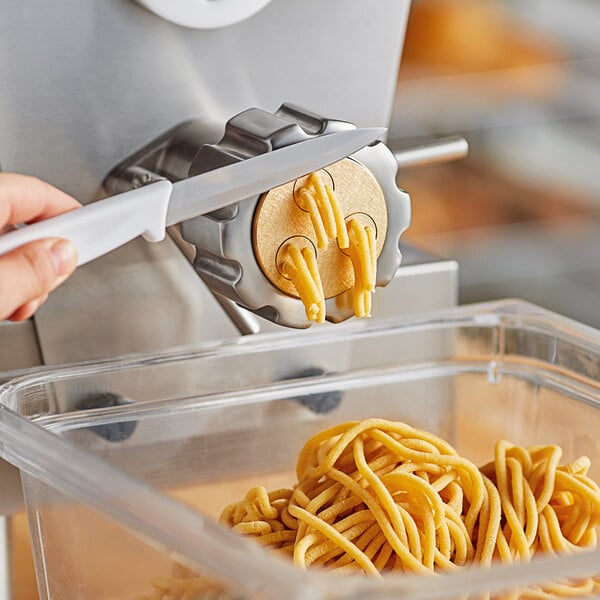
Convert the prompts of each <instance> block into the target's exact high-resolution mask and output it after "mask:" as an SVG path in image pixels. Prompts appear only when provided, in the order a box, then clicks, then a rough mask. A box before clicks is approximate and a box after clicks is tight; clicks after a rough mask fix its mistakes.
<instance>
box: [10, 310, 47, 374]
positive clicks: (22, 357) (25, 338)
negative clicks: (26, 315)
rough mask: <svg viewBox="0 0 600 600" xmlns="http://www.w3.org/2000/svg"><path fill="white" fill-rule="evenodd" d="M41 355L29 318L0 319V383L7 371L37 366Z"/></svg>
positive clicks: (40, 361) (40, 362)
mask: <svg viewBox="0 0 600 600" xmlns="http://www.w3.org/2000/svg"><path fill="white" fill-rule="evenodd" d="M40 364H42V357H41V355H40V349H39V347H38V343H37V337H36V334H35V328H34V326H33V322H32V321H31V320H29V321H24V322H22V323H12V322H11V321H0V383H1V382H2V381H3V380H5V379H6V377H7V376H8V375H7V374H6V375H5V374H4V373H8V371H13V370H18V369H27V368H29V367H37V366H38V365H40Z"/></svg>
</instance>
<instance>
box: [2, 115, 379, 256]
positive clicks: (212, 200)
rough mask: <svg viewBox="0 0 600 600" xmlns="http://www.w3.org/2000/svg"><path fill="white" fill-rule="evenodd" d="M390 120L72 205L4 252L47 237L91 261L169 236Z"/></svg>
mask: <svg viewBox="0 0 600 600" xmlns="http://www.w3.org/2000/svg"><path fill="white" fill-rule="evenodd" d="M385 131H386V130H385V129H383V128H377V127H373V128H363V129H348V130H346V131H340V132H336V133H330V134H326V135H322V136H319V137H315V138H310V139H307V140H305V141H302V142H298V143H296V144H292V145H290V146H285V147H284V148H280V149H277V150H273V151H272V152H267V153H265V154H260V155H258V156H255V157H252V158H248V159H246V160H243V161H240V162H237V163H233V164H231V165H228V166H225V167H221V168H219V169H215V170H213V171H208V172H207V173H202V174H201V175H196V176H195V177H190V178H188V179H182V180H181V181H177V182H176V183H171V182H170V181H168V180H166V179H165V180H159V181H155V182H153V183H150V184H148V185H145V186H143V187H141V188H137V189H134V190H130V191H127V192H124V193H122V194H117V195H115V196H110V197H109V198H105V199H103V200H97V201H96V202H92V203H91V204H87V205H86V206H83V207H81V208H77V209H75V210H72V211H70V212H68V213H64V214H62V215H58V216H56V217H52V218H50V219H46V220H44V221H39V222H38V223H33V224H31V225H25V226H23V227H20V228H18V229H16V230H15V231H11V232H10V233H5V234H4V235H2V236H0V256H1V255H2V254H6V253H7V252H10V251H11V250H14V249H16V248H18V247H19V246H22V245H23V244H26V243H28V242H32V241H35V240H39V239H42V238H48V237H59V238H65V239H68V240H70V241H72V242H73V243H74V244H75V246H76V247H77V250H78V252H79V256H78V261H77V264H78V265H82V264H85V263H87V262H89V261H91V260H93V259H95V258H98V257H99V256H102V255H103V254H106V253H108V252H110V251H111V250H114V249H115V248H118V247H119V246H122V245H123V244H125V243H126V242H128V241H130V240H132V239H134V238H136V237H137V236H139V235H142V236H143V237H144V238H145V239H147V240H148V241H151V242H158V241H160V240H162V239H164V237H165V229H166V227H168V226H169V225H173V224H175V223H180V222H182V221H186V220H188V219H191V218H193V217H197V216H199V215H203V214H206V213H210V212H212V211H214V210H217V209H219V208H223V207H225V206H229V205H230V204H235V203H236V202H239V201H240V200H244V199H245V198H250V197H252V196H256V195H257V194H261V193H263V192H266V191H268V190H270V189H272V188H274V187H277V186H279V185H282V184H284V183H287V182H288V181H292V180H293V179H297V178H298V177H302V176H303V175H306V174H308V173H311V172H313V171H317V170H318V169H321V168H323V167H325V166H327V165H330V164H332V163H334V162H336V161H338V160H341V159H342V158H345V157H347V156H349V155H350V154H353V153H354V152H356V151H357V150H360V149H361V148H362V147H364V146H367V145H369V144H371V143H372V142H374V141H375V140H376V139H378V138H379V137H381V136H382V135H383V134H384V133H385Z"/></svg>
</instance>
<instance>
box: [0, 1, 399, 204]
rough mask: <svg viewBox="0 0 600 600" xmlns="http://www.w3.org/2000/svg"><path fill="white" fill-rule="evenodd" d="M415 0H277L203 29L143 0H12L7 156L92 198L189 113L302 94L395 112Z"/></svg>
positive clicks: (0, 151)
mask: <svg viewBox="0 0 600 600" xmlns="http://www.w3.org/2000/svg"><path fill="white" fill-rule="evenodd" d="M408 8H409V0H379V1H378V2H377V3H375V4H374V3H372V2H366V1H365V0H328V1H327V2H321V1H320V0H305V1H304V2H297V1H296V0H274V1H273V2H271V3H270V4H269V5H268V6H267V7H266V8H265V9H264V10H262V11H260V12H259V13H258V14H256V15H255V16H253V17H251V18H249V19H247V20H246V21H243V22H242V23H239V24H237V25H233V26H231V27H225V28H222V29H217V30H190V29H186V28H183V27H179V26H177V25H173V24H171V23H168V22H166V21H163V20H161V19H160V18H158V17H156V16H154V15H152V14H151V13H149V12H148V11H146V10H145V9H143V8H142V7H140V6H138V5H137V4H135V3H134V2H132V1H131V0H55V1H54V2H37V1H36V0H3V2H2V18H1V19H0V81H1V82H2V94H1V95H0V163H1V164H2V167H3V169H4V170H7V171H21V172H28V173H32V174H35V175H37V176H40V177H42V178H44V179H47V180H49V181H50V182H52V183H54V184H56V185H58V186H60V187H62V188H63V189H65V191H67V192H69V193H71V194H74V195H75V196H76V197H78V198H79V199H80V200H82V201H87V200H89V199H90V198H92V197H93V196H94V194H95V192H96V189H97V187H98V185H99V182H100V181H101V180H102V178H103V177H104V176H105V175H106V173H107V172H108V171H109V170H110V168H111V167H112V166H113V165H114V164H116V163H117V162H118V161H119V160H120V159H122V158H123V157H125V156H127V155H129V154H130V153H131V152H132V151H134V150H135V149H137V148H138V147H140V146H142V145H144V144H145V143H146V142H148V141H149V140H151V139H152V138H153V137H155V136H156V135H158V134H160V133H162V132H163V131H165V130H166V129H168V128H170V127H172V126H173V125H175V124H176V123H178V122H180V121H182V120H184V119H187V118H193V117H201V118H203V119H204V118H205V119H207V120H212V121H215V122H216V123H218V124H220V125H222V124H223V123H224V122H225V120H226V119H228V118H229V117H231V116H233V115H234V114H236V113H238V112H240V111H242V110H244V109H246V108H249V107H251V106H256V107H260V108H264V109H267V110H274V109H276V108H277V107H278V106H279V105H280V104H281V102H283V101H291V102H295V103H296V104H299V105H301V106H305V107H306V108H311V109H313V110H315V111H317V112H319V113H320V114H325V115H330V116H332V117H335V118H341V119H346V120H349V121H352V122H355V123H357V124H358V125H359V126H363V125H386V124H387V123H388V121H389V118H390V113H391V107H392V101H393V95H394V90H395V87H396V72H397V68H398V64H399V58H400V54H401V48H402V42H403V37H404V29H405V24H406V18H407V13H408Z"/></svg>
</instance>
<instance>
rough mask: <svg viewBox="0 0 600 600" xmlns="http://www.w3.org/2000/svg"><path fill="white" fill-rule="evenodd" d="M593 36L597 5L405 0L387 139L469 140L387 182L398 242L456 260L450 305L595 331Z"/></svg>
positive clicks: (597, 250)
mask: <svg viewBox="0 0 600 600" xmlns="http://www.w3.org/2000/svg"><path fill="white" fill-rule="evenodd" d="M599 32H600V2H598V0H527V1H526V2H523V1H522V0H501V1H500V0H496V1H495V0H413V3H412V8H411V14H410V17H409V23H408V31H407V38H406V44H405V49H404V54H403V58H402V65H401V68H400V73H399V79H398V88H397V95H396V98H395V106H394V112H393V117H392V123H391V137H390V141H391V146H392V147H394V148H399V147H402V146H404V145H408V144H410V143H411V142H414V141H415V140H417V139H418V140H421V139H423V138H432V137H439V136H445V135H450V134H455V133H458V134H462V135H464V136H465V137H466V138H467V139H468V141H469V144H470V152H469V157H468V158H467V159H466V160H461V161H457V162H455V163H449V164H446V165H441V166H435V167H427V168H423V169H414V170H405V171H402V172H401V173H400V174H399V185H400V186H401V187H403V188H405V189H406V190H407V191H408V192H409V193H410V194H411V198H412V202H413V224H412V226H411V228H410V229H409V231H408V232H407V238H408V239H409V240H410V241H411V242H412V243H413V244H415V245H417V246H420V247H422V248H425V249H427V250H430V251H432V252H434V253H437V254H439V255H441V256H445V257H449V258H454V259H456V260H457V261H458V262H459V265H460V267H459V275H460V302H461V303H465V302H474V301H480V300H489V299H495V298H501V297H502V298H504V297H520V298H524V299H527V300H530V301H533V302H535V303H538V304H541V305H542V306H545V307H548V308H550V309H552V310H556V311H558V312H560V313H562V314H564V315H567V316H570V317H573V318H576V319H578V320H580V321H583V322H585V323H588V324H591V325H594V326H596V327H600V260H599V257H600V218H599V217H600V35H599Z"/></svg>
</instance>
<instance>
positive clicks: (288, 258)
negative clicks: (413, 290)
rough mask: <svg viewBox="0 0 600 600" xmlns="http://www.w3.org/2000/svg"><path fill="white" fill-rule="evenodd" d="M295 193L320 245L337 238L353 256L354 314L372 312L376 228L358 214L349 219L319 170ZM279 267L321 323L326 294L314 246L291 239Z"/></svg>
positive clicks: (311, 317)
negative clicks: (358, 217)
mask: <svg viewBox="0 0 600 600" xmlns="http://www.w3.org/2000/svg"><path fill="white" fill-rule="evenodd" d="M296 196H297V198H298V201H299V206H300V207H301V208H302V209H303V210H305V211H307V212H308V214H309V217H310V221H311V223H312V227H313V230H314V233H315V238H316V247H317V249H318V250H324V249H326V248H327V247H328V245H329V240H332V239H335V240H337V244H338V247H339V248H340V250H341V251H346V253H347V254H348V256H349V257H350V260H351V262H352V268H353V271H354V314H355V315H356V316H357V317H367V316H370V314H371V294H372V292H373V291H374V290H375V281H376V272H377V248H376V243H375V228H374V227H372V226H370V225H364V224H363V223H361V222H360V220H358V219H357V218H349V219H348V220H347V221H346V220H345V219H344V216H343V214H342V212H341V209H340V206H339V203H338V200H337V198H336V195H335V192H334V191H333V189H332V188H331V186H329V185H325V184H324V183H323V180H322V179H321V177H320V176H319V175H318V174H317V173H311V174H310V175H309V176H308V177H307V179H306V182H305V183H304V184H303V185H302V186H300V187H299V188H298V190H297V192H296ZM278 268H279V270H280V271H281V273H282V274H283V275H285V276H286V277H288V278H289V279H290V280H291V281H292V283H293V284H294V287H295V288H296V291H297V292H298V295H299V296H300V299H301V300H302V303H303V304H304V307H305V310H306V317H307V319H309V320H310V321H316V322H318V323H322V322H323V321H324V320H325V295H324V292H323V285H322V283H321V276H320V273H319V269H318V265H317V260H316V255H315V250H314V249H313V247H312V246H306V245H304V244H303V243H302V242H301V241H299V240H298V239H297V238H294V239H292V240H291V241H289V242H287V243H286V244H285V246H284V247H283V248H282V252H281V254H280V258H279V265H278Z"/></svg>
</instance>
